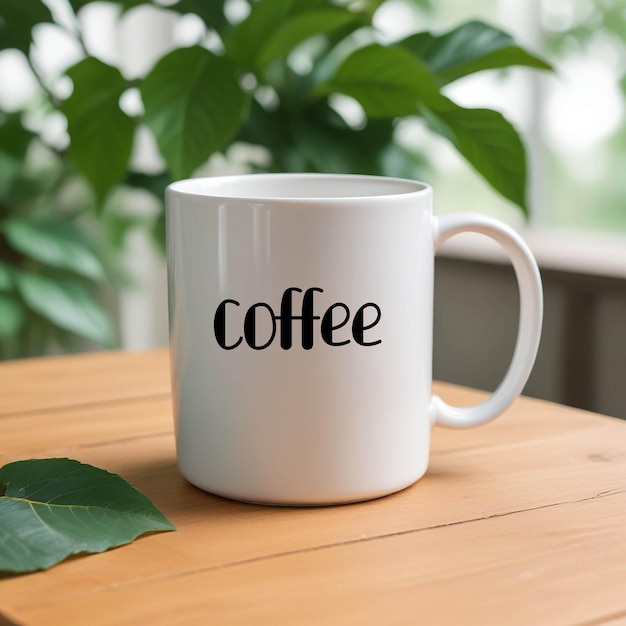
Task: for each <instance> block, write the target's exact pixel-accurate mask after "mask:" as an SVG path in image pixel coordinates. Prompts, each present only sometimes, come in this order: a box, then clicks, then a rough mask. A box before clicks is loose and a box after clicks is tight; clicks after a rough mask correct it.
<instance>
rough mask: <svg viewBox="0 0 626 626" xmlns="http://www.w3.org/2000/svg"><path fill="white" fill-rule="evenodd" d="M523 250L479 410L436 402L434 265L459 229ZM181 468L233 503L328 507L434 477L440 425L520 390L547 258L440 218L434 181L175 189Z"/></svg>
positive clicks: (243, 182)
mask: <svg viewBox="0 0 626 626" xmlns="http://www.w3.org/2000/svg"><path fill="white" fill-rule="evenodd" d="M467 230H472V231H476V232H482V233H484V234H486V235H488V236H490V237H492V238H494V239H496V240H497V241H499V242H500V243H501V244H502V245H503V247H504V248H505V249H506V250H507V251H508V252H509V254H510V256H511V259H512V262H513V264H514V266H515V269H516V273H517V277H518V281H519V284H520V294H521V314H520V329H519V334H518V342H517V346H516V350H515V354H514V357H513V361H512V363H511V366H510V368H509V370H508V372H507V374H506V375H505V377H504V380H503V382H502V384H501V385H500V386H499V388H498V390H496V392H495V393H494V395H493V396H491V397H490V398H489V399H488V400H487V401H485V402H483V403H482V404H481V405H477V406H475V407H469V408H463V409H458V408H454V407H450V406H448V405H446V404H445V403H444V402H442V401H441V400H440V399H439V398H437V397H432V396H431V382H432V376H431V362H432V309H433V259H434V253H435V248H436V246H437V245H438V244H439V243H441V242H442V241H444V240H445V239H446V238H448V237H449V236H452V235H454V234H456V233H457V232H461V231H467ZM167 256H168V285H169V304H170V336H171V360H172V383H173V398H174V416H175V426H176V446H177V456H178V464H179V467H180V470H181V472H182V473H183V475H184V476H185V477H186V478H187V479H188V480H189V481H190V482H191V483H193V484H194V485H196V486H198V487H200V488H202V489H205V490H207V491H210V492H212V493H215V494H218V495H222V496H226V497H229V498H234V499H239V500H245V501H251V502H262V503H271V504H294V505H315V504H334V503H340V502H354V501H359V500H365V499H370V498H376V497H379V496H382V495H385V494H389V493H392V492H395V491H398V490H400V489H403V488H405V487H407V486H409V485H411V484H412V483H413V482H415V481H416V480H418V479H419V478H420V477H421V476H422V475H423V474H424V472H425V471H426V468H427V466H428V457H429V441H430V429H431V426H432V425H433V424H435V423H438V422H439V423H441V424H444V425H448V426H460V427H463V426H472V425H476V424H479V423H482V422H485V421H487V420H489V419H491V418H493V417H495V416H496V415H498V414H499V413H501V412H502V411H503V410H504V409H505V408H506V407H507V406H508V405H509V404H510V403H511V402H512V401H513V400H514V398H515V397H516V396H517V395H518V394H519V393H520V391H521V389H522V387H523V385H524V383H525V382H526V379H527V377H528V374H529V372H530V369H531V367H532V364H533V361H534V358H535V355H536V351H537V346H538V342H539V335H540V328H541V316H542V296H541V283H540V279H539V273H538V270H537V266H536V264H535V262H534V260H533V259H532V256H531V255H530V252H529V251H528V249H527V248H526V246H525V244H524V243H523V241H522V240H521V239H520V237H519V236H518V235H517V234H516V233H515V232H514V231H513V230H511V229H510V228H508V227H507V226H505V225H504V224H502V223H500V222H498V221H496V220H493V219H489V218H486V217H484V216H481V215H476V214H470V213H459V214H452V215H447V216H444V217H440V218H436V217H433V214H432V191H431V189H430V187H428V186H427V185H425V184H422V183H418V182H414V181H408V180H401V179H391V178H382V177H368V176H347V175H346V176H344V175H325V174H253V175H243V176H228V177H216V178H203V179H191V180H185V181H179V182H176V183H173V184H172V185H170V187H169V188H168V190H167Z"/></svg>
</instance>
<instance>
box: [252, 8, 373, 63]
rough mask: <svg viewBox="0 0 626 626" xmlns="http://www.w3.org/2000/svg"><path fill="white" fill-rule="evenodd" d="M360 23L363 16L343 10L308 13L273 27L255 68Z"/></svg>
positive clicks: (258, 53) (257, 57)
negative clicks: (311, 39)
mask: <svg viewBox="0 0 626 626" xmlns="http://www.w3.org/2000/svg"><path fill="white" fill-rule="evenodd" d="M361 22H362V19H361V16H359V15H358V14H357V13H354V12H353V11H349V10H348V9H345V8H340V7H337V8H334V9H333V8H328V9H324V10H319V11H309V12H307V13H301V14H299V15H295V16H294V17H290V18H288V19H287V20H285V22H283V23H278V24H275V25H274V28H273V30H272V32H271V34H270V35H269V36H268V38H267V40H265V41H264V42H263V44H262V46H261V48H260V49H259V50H258V51H257V54H256V55H255V58H254V63H255V66H256V67H264V66H266V65H267V64H269V63H271V62H272V61H274V60H276V59H278V58H280V57H284V56H286V55H287V54H289V52H291V51H292V50H293V49H294V48H295V47H296V46H297V45H298V44H300V43H302V42H303V41H305V40H307V39H309V38H310V37H313V36H314V35H324V34H328V33H331V32H333V31H335V30H337V29H339V28H341V27H342V26H346V25H347V24H350V23H354V24H355V25H356V24H359V23H361Z"/></svg>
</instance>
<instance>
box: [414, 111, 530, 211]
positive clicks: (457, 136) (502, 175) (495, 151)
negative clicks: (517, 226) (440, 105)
mask: <svg viewBox="0 0 626 626" xmlns="http://www.w3.org/2000/svg"><path fill="white" fill-rule="evenodd" d="M422 115H423V116H424V118H425V120H426V122H427V124H428V126H429V127H430V128H431V130H433V131H434V132H436V133H438V134H439V135H441V136H443V137H445V138H446V139H448V140H449V141H450V142H451V143H452V144H453V145H454V147H455V148H456V149H457V150H458V151H459V152H460V153H461V154H462V155H463V156H464V157H465V158H466V159H467V161H469V163H470V164H471V165H472V166H473V167H474V168H475V169H476V170H477V171H478V172H479V173H480V174H481V175H482V177H483V178H484V179H485V180H486V181H487V182H488V183H489V184H490V185H491V186H492V187H493V188H494V189H496V190H497V191H498V192H500V193H501V194H502V195H503V196H504V197H505V198H507V199H509V200H511V201H512V202H514V203H515V204H517V205H518V206H519V207H520V208H521V209H522V210H523V211H524V213H527V212H528V207H527V205H526V151H525V148H524V144H523V142H522V140H521V138H520V136H519V134H518V132H517V131H516V130H515V128H514V127H513V125H512V124H511V123H510V122H509V121H507V120H506V119H505V118H504V116H503V115H502V114H501V113H498V112H497V111H492V110H490V109H464V108H462V107H459V106H457V105H455V104H453V103H452V102H450V106H449V107H448V108H447V109H441V110H438V111H433V110H428V109H425V108H424V109H423V110H422Z"/></svg>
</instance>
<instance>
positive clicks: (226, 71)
mask: <svg viewBox="0 0 626 626" xmlns="http://www.w3.org/2000/svg"><path fill="white" fill-rule="evenodd" d="M141 95H142V97H143V101H144V106H145V122H146V124H147V125H148V127H149V128H150V129H151V130H152V132H153V133H154V135H155V137H156V140H157V143H158V145H159V149H160V150H161V154H162V155H163V157H164V159H165V161H166V162H167V165H168V167H169V170H170V173H171V175H172V177H173V178H184V177H186V176H189V175H190V174H191V173H192V172H193V171H194V169H196V168H197V167H199V166H200V165H202V163H204V162H205V161H206V160H207V159H208V158H209V156H211V154H213V152H215V151H216V150H219V149H221V148H222V147H224V146H225V145H226V143H227V142H228V141H229V139H231V138H232V137H233V135H234V134H235V133H236V132H237V129H238V128H239V126H240V125H241V123H242V120H243V116H244V112H245V109H246V104H247V100H248V98H247V96H246V94H245V93H244V92H243V91H242V90H241V88H240V87H239V84H238V82H237V78H236V75H235V67H234V66H233V65H232V64H231V62H230V61H229V60H228V59H226V58H224V57H218V56H216V55H214V54H212V53H211V52H209V51H208V50H206V49H205V48H201V47H199V46H193V47H191V48H181V49H178V50H174V51H173V52H171V53H170V54H168V55H166V56H165V57H163V58H162V59H161V60H160V61H159V62H158V63H157V64H156V66H155V67H154V69H153V70H152V71H151V72H150V74H149V75H148V76H147V77H146V79H145V80H144V82H143V84H142V85H141Z"/></svg>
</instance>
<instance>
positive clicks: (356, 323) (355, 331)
mask: <svg viewBox="0 0 626 626" xmlns="http://www.w3.org/2000/svg"><path fill="white" fill-rule="evenodd" d="M367 307H374V309H376V319H375V320H374V321H373V322H372V323H371V324H368V325H367V326H363V318H364V316H365V315H364V314H365V309H366V308H367ZM380 315H381V312H380V307H379V306H378V305H377V304H374V303H373V302H367V303H366V304H364V305H363V306H362V307H360V308H359V310H358V311H357V312H356V313H355V315H354V320H353V321H352V336H353V337H354V341H356V342H357V343H358V344H359V345H360V346H375V345H378V344H379V343H381V342H382V339H378V340H377V341H365V340H364V339H363V333H364V332H365V331H366V330H369V329H370V328H373V327H374V326H376V324H378V322H380Z"/></svg>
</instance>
